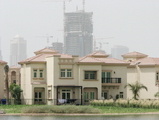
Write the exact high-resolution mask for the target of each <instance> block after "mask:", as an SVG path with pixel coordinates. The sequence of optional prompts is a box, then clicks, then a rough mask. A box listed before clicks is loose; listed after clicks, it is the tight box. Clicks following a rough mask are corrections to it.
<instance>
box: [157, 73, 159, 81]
mask: <svg viewBox="0 0 159 120" xmlns="http://www.w3.org/2000/svg"><path fill="white" fill-rule="evenodd" d="M156 80H159V74H158V72H157V73H156Z"/></svg>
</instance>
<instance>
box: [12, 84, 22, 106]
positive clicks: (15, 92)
mask: <svg viewBox="0 0 159 120" xmlns="http://www.w3.org/2000/svg"><path fill="white" fill-rule="evenodd" d="M9 91H10V93H11V96H12V97H13V98H14V99H15V102H16V103H17V104H20V97H21V92H23V91H22V89H21V88H20V86H19V85H16V84H15V83H12V84H11V85H10V87H9Z"/></svg>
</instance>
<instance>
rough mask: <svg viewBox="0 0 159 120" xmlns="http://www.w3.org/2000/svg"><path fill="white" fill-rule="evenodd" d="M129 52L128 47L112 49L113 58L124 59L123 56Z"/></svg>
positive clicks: (119, 46) (118, 46)
mask: <svg viewBox="0 0 159 120" xmlns="http://www.w3.org/2000/svg"><path fill="white" fill-rule="evenodd" d="M128 52H129V48H128V47H126V46H121V45H116V46H114V47H113V48H112V49H111V56H112V57H113V58H117V59H123V57H122V56H121V55H123V54H126V53H128Z"/></svg>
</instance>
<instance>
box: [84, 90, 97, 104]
mask: <svg viewBox="0 0 159 120" xmlns="http://www.w3.org/2000/svg"><path fill="white" fill-rule="evenodd" d="M89 99H91V100H93V99H95V93H94V92H84V100H85V102H88V101H89Z"/></svg>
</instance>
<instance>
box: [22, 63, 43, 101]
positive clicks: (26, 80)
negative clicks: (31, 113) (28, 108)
mask: <svg viewBox="0 0 159 120" xmlns="http://www.w3.org/2000/svg"><path fill="white" fill-rule="evenodd" d="M33 69H43V70H44V80H39V79H37V80H34V79H33ZM39 82H46V65H45V64H44V63H37V64H24V65H22V67H21V88H22V90H23V92H22V98H23V99H25V100H26V104H32V102H33V99H34V88H35V87H44V88H45V89H46V84H39ZM45 94H46V93H45ZM45 98H46V97H45Z"/></svg>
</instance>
